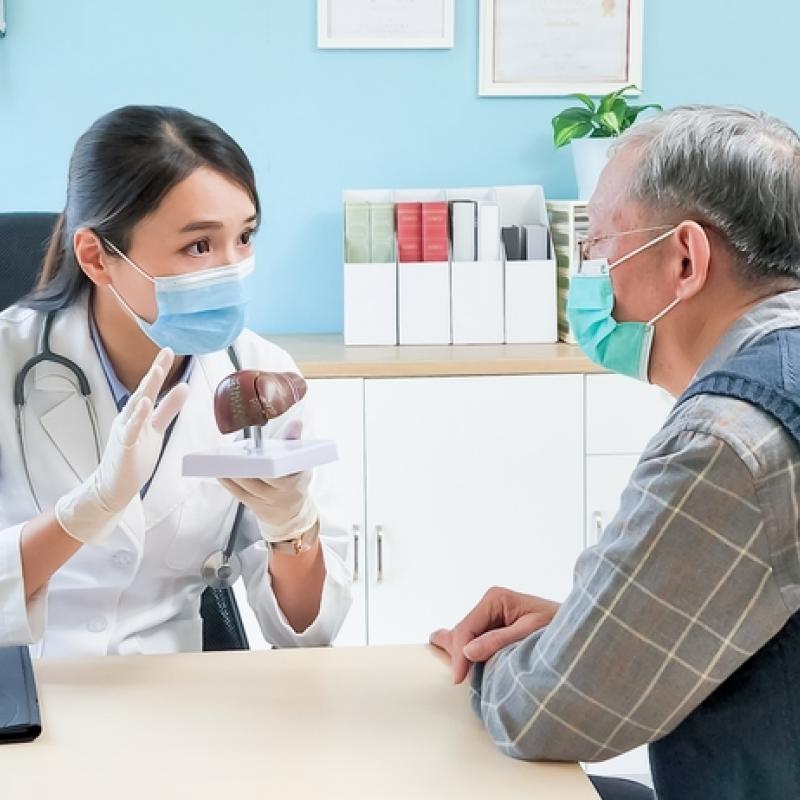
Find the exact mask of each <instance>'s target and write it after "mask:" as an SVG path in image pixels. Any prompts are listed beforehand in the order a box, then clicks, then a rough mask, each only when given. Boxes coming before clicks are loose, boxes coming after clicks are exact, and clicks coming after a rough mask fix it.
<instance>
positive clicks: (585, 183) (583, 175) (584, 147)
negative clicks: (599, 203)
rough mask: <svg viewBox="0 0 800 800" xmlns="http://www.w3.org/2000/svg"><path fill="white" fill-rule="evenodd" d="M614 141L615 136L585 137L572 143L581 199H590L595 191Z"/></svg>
mask: <svg viewBox="0 0 800 800" xmlns="http://www.w3.org/2000/svg"><path fill="white" fill-rule="evenodd" d="M613 142H614V139H613V138H603V139H591V138H584V139H574V140H573V141H572V142H571V143H570V147H571V148H572V160H573V162H574V164H575V177H576V178H577V180H578V198H579V199H580V200H588V199H589V198H590V197H591V196H592V194H593V193H594V190H595V188H596V187H597V180H598V178H599V177H600V173H601V172H602V171H603V167H604V166H605V165H606V164H607V163H608V148H609V147H610V146H611V144H612V143H613Z"/></svg>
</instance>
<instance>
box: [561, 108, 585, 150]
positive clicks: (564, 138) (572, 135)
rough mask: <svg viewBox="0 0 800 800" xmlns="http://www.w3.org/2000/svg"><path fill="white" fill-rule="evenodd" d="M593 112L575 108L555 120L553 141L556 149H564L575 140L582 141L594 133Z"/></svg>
mask: <svg viewBox="0 0 800 800" xmlns="http://www.w3.org/2000/svg"><path fill="white" fill-rule="evenodd" d="M593 128H594V125H592V112H591V111H589V110H588V109H586V108H578V107H577V106H573V107H572V108H567V109H565V110H564V111H562V112H561V113H560V114H559V115H558V116H557V117H554V118H553V139H554V140H555V143H556V147H563V146H564V145H565V144H567V143H568V142H571V141H572V140H573V139H581V138H583V137H584V136H587V135H588V134H589V133H591V132H592V129H593Z"/></svg>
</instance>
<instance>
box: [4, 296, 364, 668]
mask: <svg viewBox="0 0 800 800" xmlns="http://www.w3.org/2000/svg"><path fill="white" fill-rule="evenodd" d="M88 297H89V294H88V292H85V293H84V295H83V297H82V300H81V301H80V302H77V303H76V304H74V305H73V306H72V307H70V308H67V309H64V310H62V311H60V312H58V313H57V314H56V317H55V319H54V322H53V327H52V331H51V336H50V341H51V347H52V350H53V352H55V353H59V354H61V355H64V356H66V357H67V358H70V359H72V360H73V361H74V362H75V363H76V364H78V365H79V366H80V367H81V368H82V369H83V371H84V372H85V373H86V377H87V378H88V381H89V384H90V386H91V390H92V402H93V405H94V408H95V412H96V416H97V422H98V427H99V435H100V444H101V452H102V448H103V447H104V446H105V442H106V440H107V438H108V432H109V429H110V427H111V422H112V420H113V419H114V417H115V416H116V414H117V409H116V406H115V404H114V400H113V398H112V395H111V391H110V389H109V387H108V383H107V381H106V378H105V375H104V373H103V369H102V366H101V364H100V361H99V359H98V357H97V353H96V351H95V348H94V346H93V344H92V341H91V339H90V336H89V326H88ZM44 316H45V315H44V314H43V313H41V312H36V311H33V310H31V309H27V308H21V307H17V306H12V307H11V308H9V309H7V310H6V311H4V312H3V313H2V314H0V387H4V389H3V391H2V394H0V646H2V645H11V644H30V645H32V647H31V650H32V653H33V655H34V656H44V657H70V656H93V655H105V654H127V653H168V652H176V651H196V650H200V649H201V647H202V621H201V618H200V613H199V602H200V595H201V593H202V591H203V589H204V588H205V587H204V585H203V583H202V581H201V578H200V568H201V565H202V564H203V561H204V560H205V559H206V557H207V556H208V555H209V554H210V553H212V552H214V551H215V550H219V549H220V548H222V547H224V545H225V543H226V541H227V539H228V535H229V533H230V530H231V526H232V523H233V518H234V514H235V511H236V502H235V500H234V499H233V497H232V496H231V495H230V494H229V493H228V492H227V491H226V490H225V489H224V488H223V487H222V486H220V485H219V484H218V483H217V481H215V480H213V479H200V478H184V477H182V476H181V457H182V456H183V454H184V453H188V452H192V451H195V450H204V449H207V448H209V447H213V446H216V445H218V444H220V443H221V442H222V441H225V440H232V439H234V438H238V437H240V436H241V433H238V434H229V435H228V436H223V435H222V434H220V433H219V430H218V429H217V427H216V422H215V419H214V413H213V404H212V399H213V393H214V389H215V388H216V386H217V384H218V383H219V381H220V380H222V378H223V377H225V375H227V374H229V373H231V372H233V371H234V368H233V366H232V364H231V362H230V359H229V358H228V356H227V353H225V352H224V351H223V352H219V353H212V354H210V355H205V356H200V357H198V358H197V361H196V364H195V367H194V369H193V371H192V374H191V378H190V380H189V389H190V391H189V397H188V400H187V402H186V405H185V406H184V408H183V410H182V411H181V413H180V416H179V417H178V420H177V422H176V424H175V427H174V429H173V431H172V435H171V437H170V440H169V442H168V443H167V446H166V448H165V450H164V454H163V457H162V459H161V463H160V464H159V467H158V469H157V471H156V474H155V477H154V479H153V481H152V483H151V485H150V488H149V490H148V492H147V494H146V495H145V498H144V500H141V499H140V498H139V496H138V495H137V496H136V497H135V498H134V499H133V501H132V502H131V503H130V505H129V506H128V507H127V509H126V510H125V513H124V515H123V517H122V518H121V521H120V523H119V525H118V526H117V528H116V529H115V530H114V531H113V533H112V534H111V535H110V537H109V538H108V539H107V540H106V541H105V542H103V543H102V544H101V545H86V546H84V547H82V548H81V549H80V550H79V551H78V553H77V554H76V555H74V556H73V557H72V558H71V559H70V560H69V561H68V562H67V563H66V564H65V565H64V566H63V567H61V569H59V570H58V571H57V572H56V573H55V575H54V576H53V577H52V579H51V580H50V582H49V584H48V586H47V587H46V588H45V589H43V590H42V591H40V592H39V593H37V595H35V596H34V597H33V598H32V599H31V600H30V601H29V602H28V603H27V604H26V602H25V596H24V589H23V582H22V570H21V563H20V533H21V529H22V527H23V525H24V524H25V522H26V521H27V520H29V519H31V518H32V517H34V516H36V514H37V512H36V507H35V505H34V502H33V499H32V497H31V493H30V491H29V489H28V484H27V481H26V478H25V473H24V469H23V462H22V458H21V454H20V448H19V443H18V438H17V433H16V425H15V418H14V402H13V397H12V387H13V385H14V378H15V376H16V374H17V372H18V370H19V369H20V368H21V367H22V365H23V364H24V362H25V361H27V359H29V358H30V357H31V356H33V355H34V353H35V352H38V348H39V338H40V332H41V330H42V326H43V323H44ZM235 346H236V350H237V354H238V356H239V360H240V362H241V365H242V368H243V369H260V370H267V371H276V372H280V371H297V367H296V365H295V363H294V361H293V360H292V358H291V357H290V356H289V355H288V354H287V353H286V352H284V351H283V350H281V349H280V348H279V347H277V346H276V345H274V344H271V343H270V342H267V341H265V340H263V339H262V338H260V337H259V336H257V335H255V334H254V333H252V332H251V331H245V332H244V333H242V335H241V336H240V337H239V339H238V340H237V342H236V345H235ZM26 400H27V402H26V405H25V409H24V418H25V431H26V436H25V438H26V442H25V445H26V450H27V455H28V463H29V467H30V471H31V477H32V480H33V483H34V486H35V488H36V491H37V493H38V495H39V498H40V500H41V502H42V507H43V508H45V509H47V508H52V507H53V506H54V504H55V502H56V500H57V499H58V498H59V497H60V496H61V495H63V494H64V493H66V492H67V491H68V490H70V489H71V488H73V487H74V486H76V485H77V484H78V483H79V482H80V481H82V480H83V479H85V478H86V476H87V475H89V473H90V472H91V471H92V470H93V469H94V468H95V466H96V464H97V459H96V456H95V445H94V439H93V437H92V429H91V424H90V420H89V416H88V414H87V412H86V410H85V406H84V401H83V398H82V397H81V395H80V394H79V393H78V391H77V381H76V379H75V378H74V377H73V375H72V374H71V373H70V372H69V371H67V370H66V369H65V368H64V367H62V366H60V365H58V364H54V363H52V362H49V361H47V362H44V363H42V364H40V365H38V366H37V367H35V368H34V369H33V370H32V371H31V373H30V374H29V376H28V378H27V380H26ZM310 400H313V398H311V396H310V395H309V396H307V397H306V398H305V399H304V400H303V401H301V402H300V403H298V404H297V405H296V406H295V407H294V408H292V409H291V410H290V411H289V412H287V413H286V414H285V415H284V416H283V417H281V418H280V420H277V421H276V422H274V423H271V424H270V425H268V426H267V427H266V429H265V435H268V436H270V435H271V436H275V435H276V434H278V433H279V432H280V430H281V428H282V427H283V426H284V425H286V424H287V423H288V422H289V421H290V420H293V419H301V420H302V421H303V428H304V434H303V435H304V436H313V426H312V424H311V423H310V421H309V401H310ZM325 484H326V482H325V481H324V478H322V477H321V476H320V474H319V473H317V474H315V476H314V479H313V481H312V485H311V491H312V494H313V496H314V499H315V501H316V503H317V507H318V509H319V511H320V521H321V529H320V539H321V542H322V548H323V554H324V560H325V566H326V569H327V577H326V578H325V585H324V589H323V594H322V604H321V609H320V612H319V616H318V617H317V619H316V620H315V621H314V622H313V623H312V625H311V626H310V627H309V628H308V629H307V630H305V631H304V632H303V633H300V634H298V633H296V632H295V631H294V630H293V629H292V628H291V626H290V625H289V624H288V623H287V621H286V619H285V617H284V616H283V613H282V612H281V610H280V607H279V606H278V604H277V601H276V598H275V595H274V594H273V592H272V589H271V586H270V581H269V574H268V572H267V563H268V558H269V556H268V551H267V547H266V545H265V543H264V542H263V541H262V540H261V538H260V537H259V535H258V532H257V527H256V522H255V518H254V517H253V515H252V514H251V513H250V512H249V511H246V512H245V514H244V515H243V518H242V526H241V533H240V537H241V538H240V539H239V541H240V542H242V541H244V542H246V543H247V546H246V548H245V549H244V550H243V551H242V552H241V559H242V571H243V577H244V580H245V585H246V588H247V596H248V600H249V603H250V605H251V607H252V608H253V611H254V612H255V615H256V617H257V619H258V621H259V623H260V625H261V629H262V631H263V633H264V637H265V638H266V640H267V641H268V642H270V643H272V644H274V645H277V646H282V647H292V646H304V645H305V646H315V645H325V644H329V643H330V642H331V641H332V639H333V638H334V637H335V635H336V633H337V632H338V630H339V628H340V627H341V624H342V622H343V620H344V617H345V615H346V613H347V611H348V608H349V606H350V603H351V595H350V575H349V569H348V567H347V566H346V564H347V563H349V559H348V558H347V550H348V542H349V537H348V536H347V534H346V532H345V530H344V528H343V526H341V525H337V524H335V523H334V522H333V520H332V519H331V517H330V512H329V507H330V503H329V502H328V500H329V499H330V498H326V497H325V491H326V489H325Z"/></svg>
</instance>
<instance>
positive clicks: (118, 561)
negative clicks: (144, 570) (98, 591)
mask: <svg viewBox="0 0 800 800" xmlns="http://www.w3.org/2000/svg"><path fill="white" fill-rule="evenodd" d="M111 561H112V562H113V564H114V565H115V566H117V567H129V566H130V565H131V564H133V553H131V552H130V551H129V550H118V551H117V552H116V553H114V555H113V556H111Z"/></svg>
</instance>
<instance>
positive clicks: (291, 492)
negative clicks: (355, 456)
mask: <svg viewBox="0 0 800 800" xmlns="http://www.w3.org/2000/svg"><path fill="white" fill-rule="evenodd" d="M302 431H303V423H302V422H300V421H299V420H295V421H293V422H291V423H289V425H288V426H287V429H286V431H285V432H284V434H283V436H282V437H281V438H283V439H299V438H300V434H301V433H302ZM219 482H220V483H221V484H222V485H223V486H224V487H225V488H226V489H227V490H228V491H229V492H230V493H231V494H232V495H233V496H234V497H235V498H236V499H237V500H238V501H239V502H240V503H244V504H245V505H246V506H247V507H248V508H249V509H250V510H251V511H252V512H253V514H255V516H256V519H257V520H258V527H259V529H260V530H261V535H262V537H263V538H264V539H265V540H266V541H267V542H286V541H289V540H290V539H296V538H297V537H298V536H300V535H301V534H303V533H305V532H306V531H308V530H310V529H311V528H312V527H314V525H315V524H316V523H317V520H318V519H319V515H318V514H317V509H316V507H315V505H314V501H313V500H312V499H311V497H310V495H309V493H308V488H309V485H310V484H311V472H308V471H306V472H298V473H296V474H295V475H287V476H285V477H283V478H270V479H269V480H262V479H261V478H219Z"/></svg>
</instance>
